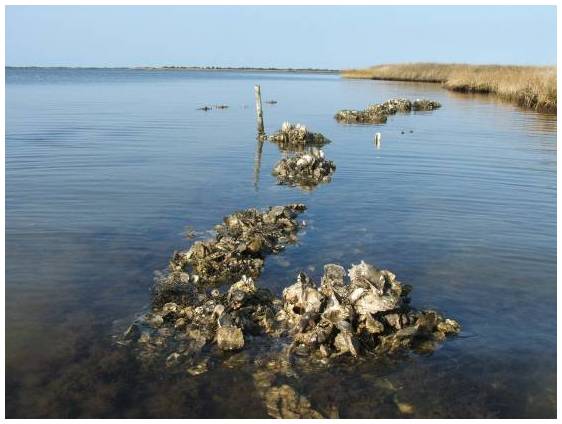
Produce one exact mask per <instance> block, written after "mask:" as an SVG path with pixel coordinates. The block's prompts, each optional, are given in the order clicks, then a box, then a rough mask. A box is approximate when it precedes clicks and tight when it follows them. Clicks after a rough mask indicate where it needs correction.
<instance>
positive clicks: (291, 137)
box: [268, 122, 330, 151]
mask: <svg viewBox="0 0 562 424" xmlns="http://www.w3.org/2000/svg"><path fill="white" fill-rule="evenodd" d="M268 139H269V141H272V142H274V143H276V144H277V145H278V146H279V148H280V149H281V150H283V151H303V150H304V148H305V147H312V146H316V147H321V146H323V145H325V144H327V143H329V142H330V140H328V139H327V138H326V137H324V136H323V135H322V134H320V133H315V132H311V131H309V130H308V128H307V127H306V126H305V125H303V124H292V123H290V122H283V125H282V126H281V129H280V130H279V131H276V132H274V133H273V134H271V135H270V136H269V137H268Z"/></svg>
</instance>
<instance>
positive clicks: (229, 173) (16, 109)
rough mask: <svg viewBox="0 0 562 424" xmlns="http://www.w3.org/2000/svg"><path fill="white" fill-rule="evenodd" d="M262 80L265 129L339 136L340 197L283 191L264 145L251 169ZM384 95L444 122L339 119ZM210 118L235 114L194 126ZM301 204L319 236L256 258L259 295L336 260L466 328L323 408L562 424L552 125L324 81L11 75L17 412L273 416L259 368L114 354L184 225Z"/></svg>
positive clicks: (333, 149)
mask: <svg viewBox="0 0 562 424" xmlns="http://www.w3.org/2000/svg"><path fill="white" fill-rule="evenodd" d="M254 83H260V84H261V86H262V93H263V96H264V100H266V99H275V100H277V101H278V104H276V105H264V114H265V123H266V129H267V130H268V131H273V130H275V129H277V128H279V127H280V125H281V123H282V122H283V121H285V120H289V121H298V122H303V123H305V124H307V125H308V126H309V127H310V128H312V129H313V130H315V131H320V132H322V133H324V134H325V135H326V136H327V137H328V138H330V139H331V140H332V143H331V144H329V145H328V146H327V147H326V148H325V153H326V156H327V157H328V158H329V159H331V160H334V161H335V163H336V165H337V170H336V173H335V175H334V178H333V180H332V182H331V183H330V184H325V185H321V186H319V187H318V188H317V189H316V190H314V191H312V192H303V191H301V190H299V189H298V188H290V187H285V186H278V185H276V184H275V179H274V178H273V177H272V176H271V169H272V168H273V165H274V163H275V162H276V161H277V160H279V158H280V157H281V155H282V153H281V152H280V151H279V150H278V149H277V147H276V146H275V145H273V144H269V143H266V144H265V145H264V146H263V152H262V154H261V157H260V155H258V154H257V148H258V146H257V144H256V140H255V111H254V107H253V85H254ZM396 96H399V97H410V98H416V97H429V98H432V99H435V100H438V101H440V102H441V103H442V104H443V107H442V109H439V110H437V111H434V112H430V113H416V114H406V115H401V114H399V115H396V116H394V117H392V118H390V119H389V121H388V123H387V124H386V125H383V126H379V127H373V126H345V125H340V124H338V123H337V122H336V121H335V120H334V119H333V115H334V113H335V112H336V110H338V109H341V108H363V107H365V106H366V105H367V104H369V103H374V102H379V101H384V100H386V99H387V98H390V97H396ZM219 103H221V104H222V103H224V104H228V105H230V108H228V109H226V110H212V111H209V112H203V111H198V110H196V108H197V107H200V106H203V105H206V104H219ZM376 131H380V132H381V133H382V145H381V146H380V149H376V148H375V146H374V144H373V135H374V133H375V132H376ZM402 131H404V134H402V133H401V132H402ZM412 131H413V132H412ZM291 202H303V203H306V204H307V205H308V207H309V209H308V211H307V212H306V213H305V215H304V219H306V220H307V222H308V223H309V225H308V226H307V227H306V231H304V232H303V233H302V234H301V235H300V241H299V243H298V244H297V245H296V246H291V247H289V248H288V249H287V250H286V251H284V252H283V253H282V254H280V255H278V256H273V257H269V258H268V259H267V260H266V267H265V270H264V273H263V275H262V277H261V278H260V284H262V285H264V286H267V287H270V288H271V289H273V290H274V291H276V292H279V291H280V290H281V289H282V287H284V286H285V285H287V284H288V283H289V282H291V281H293V280H294V277H295V276H296V273H297V272H299V271H301V270H306V271H307V272H309V273H310V274H311V275H312V276H313V277H315V278H316V279H318V278H319V276H320V275H321V270H322V266H323V265H324V264H326V263H330V262H337V263H340V264H342V265H344V266H346V267H349V266H350V265H351V264H352V263H358V262H359V261H360V260H361V259H364V260H365V261H367V262H370V263H373V264H376V265H377V266H379V267H384V268H387V269H390V270H392V271H393V272H395V273H396V274H397V276H398V278H399V279H400V280H401V281H405V282H408V283H410V284H412V285H413V286H414V291H413V293H412V302H413V304H414V305H416V306H418V307H432V308H437V309H439V310H441V311H443V312H444V313H446V314H447V315H448V316H451V317H454V318H456V319H458V320H459V321H460V322H461V323H462V326H463V332H462V334H461V336H460V337H457V338H455V339H453V340H449V341H447V342H446V343H445V344H444V345H443V346H442V348H441V349H439V350H438V351H436V352H435V353H434V354H433V355H431V356H415V355H412V356H409V357H408V358H405V359H404V360H403V361H395V362H388V363H387V362H386V361H381V362H380V363H379V362H373V361H370V362H360V363H357V364H349V365H348V366H345V367H336V368H334V369H331V370H318V371H316V372H314V373H310V374H307V375H304V376H303V377H302V378H301V379H300V380H299V390H301V391H302V392H303V393H305V394H306V396H307V397H308V398H309V399H310V401H311V402H312V404H313V406H315V407H316V408H317V409H319V410H324V409H325V408H328V407H329V408H332V409H333V408H335V409H336V410H337V411H338V414H339V416H341V417H395V416H400V412H399V410H398V409H397V408H396V404H397V402H406V403H409V404H411V405H412V406H413V407H414V416H416V417H451V416H453V417H474V416H477V417H554V416H555V414H556V403H555V402H556V235H555V234H556V118H555V116H548V115H541V114H535V113H531V112H524V111H521V110H520V109H517V108H516V107H514V106H511V105H506V104H502V103H499V102H497V101H494V100H493V99H490V98H486V97H469V96H464V95H455V94H452V93H449V92H447V91H445V90H442V89H441V88H440V87H439V86H438V85H432V84H414V83H394V82H380V81H379V82H377V81H349V80H341V79H339V78H338V77H337V76H334V75H311V74H310V75H304V74H281V73H278V74H276V73H234V72H180V71H174V72H158V71H142V70H60V69H59V70H56V69H55V70H46V69H43V70H41V69H7V73H6V371H7V383H6V389H7V390H6V409H7V414H8V416H10V417H37V416H39V417H46V416H49V417H75V416H84V417H92V416H93V417H111V416H117V417H119V416H121V417H134V416H137V417H139V416H140V417H158V416H160V417H176V416H184V417H213V416H219V417H220V416H222V417H249V416H252V417H254V416H257V417H259V416H265V415H266V411H265V409H264V407H263V406H260V405H261V401H260V400H259V397H258V396H257V394H256V391H255V389H254V388H253V382H252V379H251V375H250V373H251V371H249V370H246V369H244V368H243V367H242V368H232V369H231V368H219V369H217V370H213V371H211V372H209V373H207V374H204V375H202V376H198V377H191V376H188V375H182V376H166V372H165V371H163V372H155V373H154V374H153V375H146V374H143V375H140V374H139V373H137V372H136V369H135V368H134V360H133V359H131V358H123V357H122V355H121V354H120V353H119V352H116V349H115V347H114V345H113V343H112V336H113V335H115V334H118V333H119V332H122V331H123V330H124V329H125V328H126V327H127V325H128V323H130V321H131V320H132V319H134V318H135V317H136V316H137V315H138V314H140V313H142V312H143V311H144V310H145V309H146V307H147V306H148V305H149V304H150V287H151V285H152V278H153V272H154V271H155V270H159V269H162V268H164V267H165V266H166V264H167V260H168V258H169V257H170V255H171V253H172V251H173V250H174V249H178V248H185V247H186V246H188V245H189V243H190V242H189V241H188V240H186V239H185V237H184V236H183V232H184V231H185V229H186V227H192V228H193V229H195V230H197V231H201V232H205V231H207V230H209V229H211V228H212V227H213V226H214V225H215V224H217V223H219V222H220V221H221V220H222V217H223V216H225V215H227V214H229V213H231V212H232V211H234V210H236V209H240V208H247V207H267V206H270V205H277V204H286V203H291ZM388 387H391V388H392V390H389V389H388ZM389 393H390V394H389ZM327 405H328V406H327ZM323 408H324V409H323Z"/></svg>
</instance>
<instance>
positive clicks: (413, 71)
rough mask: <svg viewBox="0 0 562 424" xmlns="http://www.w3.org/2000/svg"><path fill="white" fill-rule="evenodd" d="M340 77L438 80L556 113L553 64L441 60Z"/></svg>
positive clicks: (447, 85)
mask: <svg viewBox="0 0 562 424" xmlns="http://www.w3.org/2000/svg"><path fill="white" fill-rule="evenodd" d="M342 76H343V77H344V78H364V79H380V80H390V81H420V82H436V83H441V84H442V85H443V87H444V88H446V89H448V90H453V91H459V92H466V93H485V94H495V95H497V96H498V97H499V98H501V99H504V100H507V101H510V102H513V103H516V104H517V105H519V106H522V107H525V108H528V109H534V110H536V111H539V112H556V67H555V66H500V65H466V64H441V63H406V64H391V65H378V66H373V67H371V68H367V69H350V70H346V71H343V72H342Z"/></svg>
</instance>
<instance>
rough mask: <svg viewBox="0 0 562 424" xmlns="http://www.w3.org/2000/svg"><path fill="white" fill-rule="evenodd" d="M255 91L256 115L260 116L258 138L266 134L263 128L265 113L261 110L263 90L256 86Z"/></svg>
mask: <svg viewBox="0 0 562 424" xmlns="http://www.w3.org/2000/svg"><path fill="white" fill-rule="evenodd" d="M254 90H255V92H256V113H257V116H258V138H260V137H262V136H263V135H264V134H265V130H264V127H263V111H262V108H261V90H260V86H259V85H255V86H254Z"/></svg>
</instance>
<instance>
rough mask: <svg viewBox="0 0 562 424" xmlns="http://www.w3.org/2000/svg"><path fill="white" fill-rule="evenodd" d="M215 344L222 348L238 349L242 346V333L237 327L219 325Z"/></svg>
mask: <svg viewBox="0 0 562 424" xmlns="http://www.w3.org/2000/svg"><path fill="white" fill-rule="evenodd" d="M217 344H218V346H219V348H220V349H222V350H227V351H228V350H239V349H242V348H243V347H244V335H243V334H242V330H241V329H240V328H238V327H232V326H225V327H219V329H218V331H217Z"/></svg>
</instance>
